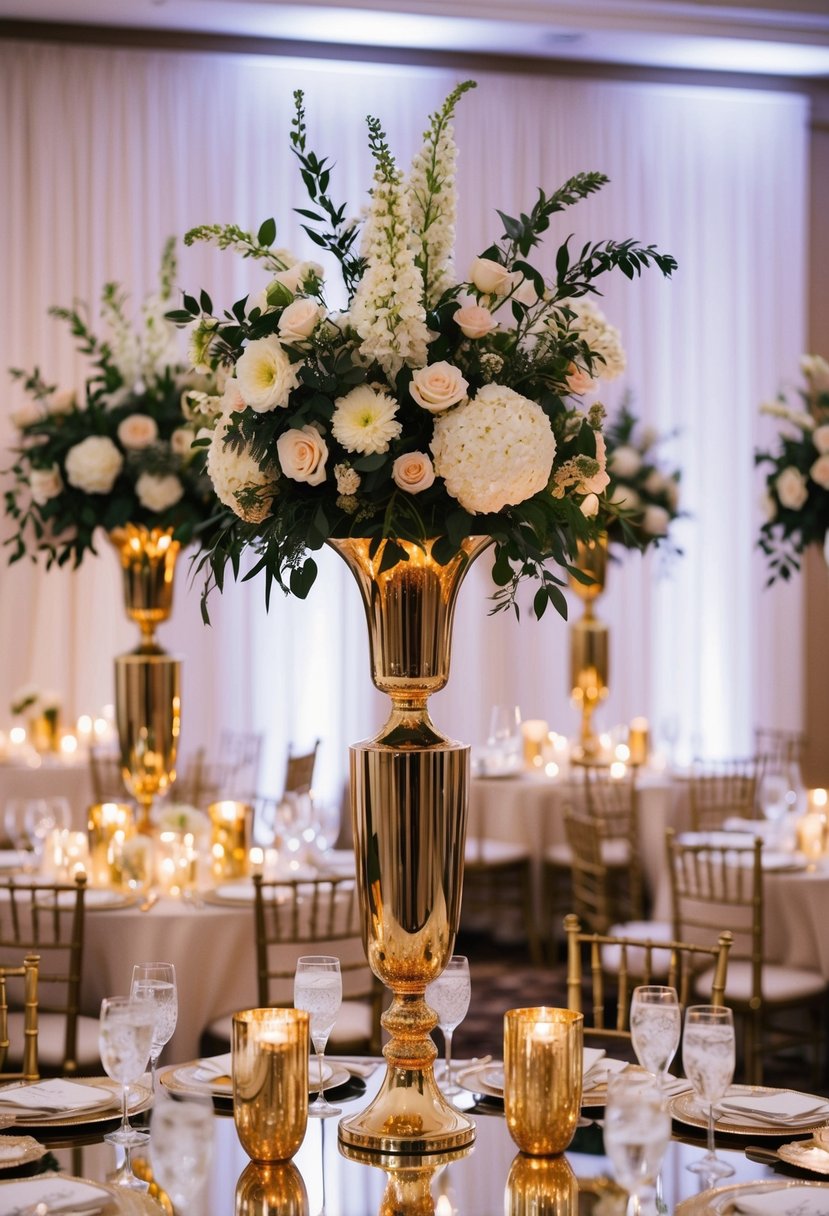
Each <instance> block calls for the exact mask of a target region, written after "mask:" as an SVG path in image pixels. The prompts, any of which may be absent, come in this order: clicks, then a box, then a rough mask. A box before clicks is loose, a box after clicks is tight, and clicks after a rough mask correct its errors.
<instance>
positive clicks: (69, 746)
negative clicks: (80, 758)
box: [60, 733, 78, 759]
mask: <svg viewBox="0 0 829 1216" xmlns="http://www.w3.org/2000/svg"><path fill="white" fill-rule="evenodd" d="M77 750H78V740H77V739H76V738H75V736H74V735H72V734H69V733H67V734H65V735H61V739H60V751H61V755H62V756H66V757H67V759H68V758H70V757H72V756H74V755H75V752H76V751H77Z"/></svg>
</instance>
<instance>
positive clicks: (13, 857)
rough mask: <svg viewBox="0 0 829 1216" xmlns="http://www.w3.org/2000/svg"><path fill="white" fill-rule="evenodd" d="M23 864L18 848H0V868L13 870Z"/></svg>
mask: <svg viewBox="0 0 829 1216" xmlns="http://www.w3.org/2000/svg"><path fill="white" fill-rule="evenodd" d="M22 865H23V858H22V857H21V854H20V851H19V850H18V849H0V870H14V869H16V868H17V866H22Z"/></svg>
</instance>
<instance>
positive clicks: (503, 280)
mask: <svg viewBox="0 0 829 1216" xmlns="http://www.w3.org/2000/svg"><path fill="white" fill-rule="evenodd" d="M469 282H470V283H472V284H474V286H475V287H477V288H478V291H482V292H484V294H485V295H488V296H491V295H506V293H507V292H508V291H509V289H510V287H511V286H512V275H511V274H510V272H509V271H508V270H507V268H506V266H502V265H501V263H500V262H495V261H493V260H492V258H475V260H474V262H473V263H472V268H471V270H470V271H469Z"/></svg>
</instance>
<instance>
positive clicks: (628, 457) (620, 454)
mask: <svg viewBox="0 0 829 1216" xmlns="http://www.w3.org/2000/svg"><path fill="white" fill-rule="evenodd" d="M608 463H609V465H610V471H611V473H614V474H615V475H616V476H617V477H635V476H636V474H637V473H638V472H639V470H640V469H641V467H642V456H641V454H640V453H639V452H637V450H636V448H634V447H631V446H630V445H629V444H626V443H623V444H622V445H621V447H618V448H615V449H614V450H613V451H612V452H611V453H610V459H609V461H608Z"/></svg>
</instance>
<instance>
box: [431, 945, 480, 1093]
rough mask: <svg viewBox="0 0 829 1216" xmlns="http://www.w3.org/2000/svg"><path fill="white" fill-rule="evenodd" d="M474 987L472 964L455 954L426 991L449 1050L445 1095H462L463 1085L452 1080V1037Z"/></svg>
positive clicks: (444, 1084) (464, 1012) (447, 1050)
mask: <svg viewBox="0 0 829 1216" xmlns="http://www.w3.org/2000/svg"><path fill="white" fill-rule="evenodd" d="M471 994H472V986H471V983H470V979H469V960H468V959H467V958H466V957H465V956H464V955H463V954H453V955H452V957H451V958H450V960H449V962H448V963H447V964H446V967H445V969H444V970H443V971H442V972H441V974H440V975H439V976H438V978H437V979H436V980H432V982H431V984H429V985H428V987H427V989H426V1004H427V1005H431V1007H432V1009H434V1011H435V1013H436V1014H437V1015H438V1026H439V1027H440V1028H441V1030H442V1031H443V1041H444V1045H445V1049H446V1077H445V1080H444V1083H443V1085H441V1089H442V1090H443V1092H444V1093H445V1094H457V1093H460V1089H461V1087H460V1085H458V1084H457V1083H456V1082H454V1081H453V1080H452V1035H453V1034H454V1033H455V1030H456V1028H457V1027H458V1026H460V1024H461V1022H462V1021H463V1019H464V1018H465V1017H466V1014H467V1011H468V1010H469V999H470V996H471Z"/></svg>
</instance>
